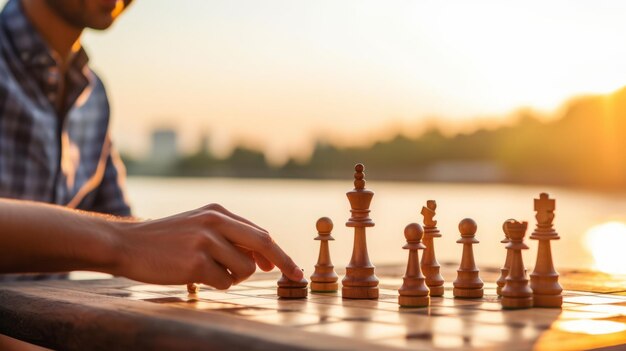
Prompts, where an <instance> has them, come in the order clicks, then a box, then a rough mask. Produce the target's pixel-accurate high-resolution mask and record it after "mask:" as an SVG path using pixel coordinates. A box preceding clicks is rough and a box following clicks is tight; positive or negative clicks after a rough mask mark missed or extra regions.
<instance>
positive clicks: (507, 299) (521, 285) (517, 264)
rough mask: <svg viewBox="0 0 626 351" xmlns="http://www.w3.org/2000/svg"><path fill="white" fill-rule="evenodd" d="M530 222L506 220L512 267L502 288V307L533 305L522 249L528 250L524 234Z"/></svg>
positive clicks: (508, 248) (507, 245)
mask: <svg viewBox="0 0 626 351" xmlns="http://www.w3.org/2000/svg"><path fill="white" fill-rule="evenodd" d="M527 227H528V222H518V221H516V220H513V219H509V220H507V221H506V222H504V230H505V231H506V233H507V234H508V236H509V240H510V242H509V243H508V244H506V248H507V250H509V251H510V252H511V268H510V269H509V275H507V277H506V283H505V284H504V287H503V288H502V307H503V308H507V309H518V308H530V307H532V306H533V291H532V290H531V289H530V287H529V286H528V278H527V277H526V269H525V268H524V261H523V260H522V250H527V249H528V246H526V244H524V235H525V234H526V228H527Z"/></svg>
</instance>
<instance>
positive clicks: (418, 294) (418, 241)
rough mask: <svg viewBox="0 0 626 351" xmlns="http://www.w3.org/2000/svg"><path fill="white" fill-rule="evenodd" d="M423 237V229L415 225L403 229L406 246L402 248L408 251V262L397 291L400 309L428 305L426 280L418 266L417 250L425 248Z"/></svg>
mask: <svg viewBox="0 0 626 351" xmlns="http://www.w3.org/2000/svg"><path fill="white" fill-rule="evenodd" d="M423 236H424V229H422V227H421V226H420V225H419V224H417V223H411V224H409V225H407V226H406V228H404V237H405V238H406V245H404V246H403V247H402V248H403V249H405V250H409V260H408V263H407V265H406V273H405V274H404V277H403V279H402V280H403V283H402V286H401V287H400V289H398V294H399V296H398V304H399V305H400V306H402V307H426V306H428V305H429V304H430V297H429V296H428V287H426V278H425V277H424V275H423V274H422V270H421V269H420V264H419V254H418V250H423V249H425V248H426V246H424V244H422V237H423Z"/></svg>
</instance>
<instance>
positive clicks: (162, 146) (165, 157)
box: [150, 129, 179, 166]
mask: <svg viewBox="0 0 626 351" xmlns="http://www.w3.org/2000/svg"><path fill="white" fill-rule="evenodd" d="M178 156H179V155H178V136H177V134H176V131H174V130H172V129H157V130H155V131H153V132H152V148H151V151H150V163H152V164H154V165H158V166H169V165H172V164H173V163H174V162H175V161H176V160H178Z"/></svg>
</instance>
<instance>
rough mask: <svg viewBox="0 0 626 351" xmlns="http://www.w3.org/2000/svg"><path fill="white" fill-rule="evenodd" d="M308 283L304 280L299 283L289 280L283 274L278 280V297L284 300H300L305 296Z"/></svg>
mask: <svg viewBox="0 0 626 351" xmlns="http://www.w3.org/2000/svg"><path fill="white" fill-rule="evenodd" d="M308 284H309V282H308V281H307V280H306V278H302V280H300V281H298V282H297V281H293V280H289V279H288V278H287V277H286V276H285V275H284V274H283V275H281V276H280V279H279V280H278V283H277V285H278V289H277V293H278V297H282V298H286V299H302V298H305V297H306V296H307V285H308Z"/></svg>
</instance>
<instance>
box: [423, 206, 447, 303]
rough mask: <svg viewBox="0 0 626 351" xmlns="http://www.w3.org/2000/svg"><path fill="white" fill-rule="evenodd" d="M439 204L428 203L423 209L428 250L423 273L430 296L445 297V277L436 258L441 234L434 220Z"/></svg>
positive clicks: (425, 243) (424, 258)
mask: <svg viewBox="0 0 626 351" xmlns="http://www.w3.org/2000/svg"><path fill="white" fill-rule="evenodd" d="M436 209H437V203H436V202H435V200H428V201H426V207H422V216H424V240H423V242H424V245H426V250H424V254H423V255H422V262H421V266H422V272H424V275H425V276H426V285H428V289H430V296H443V282H444V281H443V277H442V276H441V273H439V269H440V267H441V266H440V265H439V262H437V258H436V257H435V243H434V238H440V237H441V233H440V232H439V229H437V221H435V220H433V217H434V216H435V214H436V213H435V210H436Z"/></svg>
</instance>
